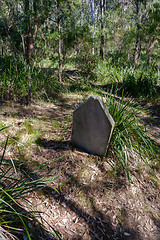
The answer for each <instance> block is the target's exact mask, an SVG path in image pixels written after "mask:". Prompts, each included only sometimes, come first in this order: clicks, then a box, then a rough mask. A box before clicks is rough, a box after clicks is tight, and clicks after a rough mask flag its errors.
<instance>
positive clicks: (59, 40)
mask: <svg viewBox="0 0 160 240" xmlns="http://www.w3.org/2000/svg"><path fill="white" fill-rule="evenodd" d="M57 14H58V18H57V25H58V56H59V71H58V77H59V81H60V82H62V49H61V17H60V1H59V0H57Z"/></svg>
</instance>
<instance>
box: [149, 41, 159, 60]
mask: <svg viewBox="0 0 160 240" xmlns="http://www.w3.org/2000/svg"><path fill="white" fill-rule="evenodd" d="M157 42H158V41H157V40H152V39H150V40H149V43H148V47H147V55H148V59H147V62H148V64H151V60H152V57H151V54H152V51H153V48H154V45H155V44H156V43H157Z"/></svg>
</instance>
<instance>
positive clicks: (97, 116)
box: [72, 96, 114, 156]
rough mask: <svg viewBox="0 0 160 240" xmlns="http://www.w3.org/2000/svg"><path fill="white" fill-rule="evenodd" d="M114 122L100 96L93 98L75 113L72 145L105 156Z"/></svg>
mask: <svg viewBox="0 0 160 240" xmlns="http://www.w3.org/2000/svg"><path fill="white" fill-rule="evenodd" d="M113 128H114V120H113V118H112V117H111V115H110V114H109V112H108V110H107V108H106V106H105V105H104V103H103V102H102V100H101V98H100V97H99V96H91V97H89V98H88V99H87V100H86V101H85V102H83V103H82V104H81V105H80V106H79V107H78V108H76V109H75V110H74V112H73V127H72V144H73V146H74V147H77V148H79V149H81V150H83V151H85V152H88V153H91V154H94V155H98V156H103V155H104V154H105V152H106V149H107V146H108V143H109V141H110V138H111V135H112V131H113Z"/></svg>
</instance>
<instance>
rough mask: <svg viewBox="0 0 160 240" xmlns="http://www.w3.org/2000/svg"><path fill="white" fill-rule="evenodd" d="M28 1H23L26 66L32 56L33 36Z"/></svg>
mask: <svg viewBox="0 0 160 240" xmlns="http://www.w3.org/2000/svg"><path fill="white" fill-rule="evenodd" d="M29 11H30V0H25V1H24V14H25V22H26V41H25V54H26V61H27V64H28V63H29V62H30V60H31V58H32V55H33V34H32V26H31V19H30V18H31V17H30V13H29Z"/></svg>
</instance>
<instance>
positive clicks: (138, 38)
mask: <svg viewBox="0 0 160 240" xmlns="http://www.w3.org/2000/svg"><path fill="white" fill-rule="evenodd" d="M135 5H136V15H137V22H136V26H137V30H136V31H137V33H136V44H135V49H134V54H133V61H134V63H135V64H137V61H138V58H139V57H140V55H141V35H140V29H141V27H140V16H139V12H140V11H139V0H136V1H135Z"/></svg>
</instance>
